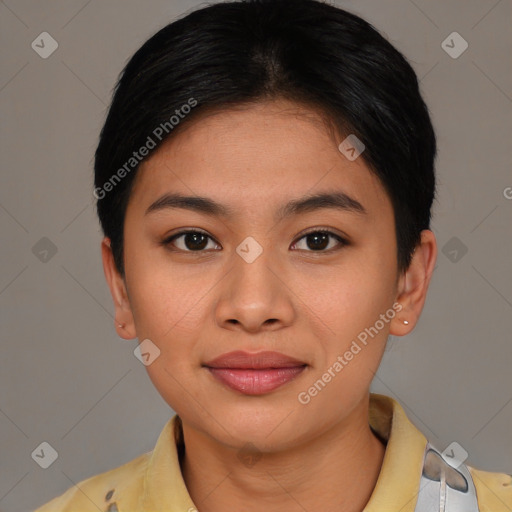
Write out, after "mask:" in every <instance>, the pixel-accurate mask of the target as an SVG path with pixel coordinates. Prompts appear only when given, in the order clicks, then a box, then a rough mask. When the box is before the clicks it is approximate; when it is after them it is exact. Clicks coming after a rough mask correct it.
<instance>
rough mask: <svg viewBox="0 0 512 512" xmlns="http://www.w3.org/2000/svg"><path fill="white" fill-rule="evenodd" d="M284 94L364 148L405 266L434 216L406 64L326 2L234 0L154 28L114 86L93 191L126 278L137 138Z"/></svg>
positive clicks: (431, 156)
mask: <svg viewBox="0 0 512 512" xmlns="http://www.w3.org/2000/svg"><path fill="white" fill-rule="evenodd" d="M280 98H283V99H287V100H291V101H293V102H295V103H298V104H302V105H307V106H309V107H313V108H316V109H317V111H318V112H319V113H322V115H324V116H327V118H328V119H329V120H330V122H331V123H333V126H335V127H336V128H337V130H338V132H339V133H340V134H346V135H348V134H354V135H355V136H356V137H357V138H358V139H359V140H360V141H362V143H363V144H364V146H365V151H364V152H363V153H362V154H361V158H363V159H364V161H365V163H366V164H367V165H368V167H369V168H370V170H371V171H372V172H373V173H374V174H375V175H376V176H377V177H378V178H379V180H380V182H381V183H382V184H383V186H384V188H385V190H386V192H387V194H388V195H389V197H390V200H391V203H392V205H393V211H394V217H395V230H396V237H397V248H398V249H397V266H398V270H399V271H400V272H402V271H404V270H406V269H407V268H408V267H409V265H410V262H411V256H412V254H413V252H414V250H415V248H416V246H417V244H418V243H419V241H420V233H421V230H423V229H429V227H430V219H431V207H432V203H433V201H434V198H435V194H436V190H435V186H436V183H435V173H434V160H435V157H436V151H437V149H436V136H435V133H434V129H433V126H432V122H431V119H430V116H429V112H428V108H427V106H426V105H425V102H424V101H423V99H422V96H421V94H420V90H419V83H418V79H417V77H416V74H415V72H414V70H413V69H412V67H411V65H410V64H409V63H408V62H407V60H406V59H405V57H404V56H403V55H402V54H401V53H400V52H399V51H398V50H397V49H396V48H395V47H394V46H393V45H392V44H391V43H390V42H388V41H387V40H386V39H385V38H384V37H383V36H382V35H380V34H379V32H378V31H377V30H376V29H375V28H374V27H373V26H372V25H371V24H369V23H368V22H367V21H365V20H363V19H362V18H360V17H359V16H356V15H355V14H352V13H350V12H347V11H345V10H343V9H340V8H338V7H335V6H333V5H330V4H328V3H325V2H323V1H319V0H240V1H229V2H224V3H216V4H213V5H208V6H206V7H203V8H201V9H198V10H196V11H193V12H191V13H190V14H188V15H187V16H185V17H183V18H181V19H178V20H177V21H174V22H173V23H170V24H169V25H167V26H165V27H164V28H162V29H161V30H159V31H158V32H157V33H156V34H155V35H153V36H152V37H151V38H150V39H149V40H147V41H146V42H145V43H144V44H143V45H142V46H141V47H140V49H139V50H137V52H136V53H135V54H134V55H133V57H132V58H131V59H130V60H129V61H128V63H127V64H126V66H125V68H124V69H123V71H122V72H121V74H120V77H119V80H118V81H117V84H116V86H115V88H114V91H113V98H112V102H111V105H110V108H109V112H108V115H107V118H106V121H105V124H104V126H103V128H102V130H101V134H100V139H99V144H98V147H97V149H96V153H95V166H94V170H95V192H94V195H95V197H96V198H97V212H98V216H99V220H100V223H101V226H102V229H103V232H104V234H105V236H107V237H109V238H110V240H111V247H112V251H113V254H114V261H115V264H116V267H117V269H118V271H119V272H120V274H121V275H122V276H123V277H124V261H123V260H124V258H123V229H124V218H125V213H126V207H127V204H128V200H129V197H130V192H131V190H132V185H133V182H134V177H135V175H136V172H137V169H138V166H139V164H140V161H142V159H143V158H142V157H141V156H140V155H139V153H138V151H139V148H145V149H144V150H142V149H141V151H140V153H141V155H142V154H143V155H144V158H145V157H147V156H148V155H150V154H151V153H152V152H153V151H155V149H157V148H158V147H159V146H160V145H161V144H162V143H163V142H164V141H165V140H167V139H168V138H169V137H171V136H172V135H173V134H175V133H177V132H178V131H179V130H180V129H181V128H182V127H183V126H184V125H188V124H189V123H191V122H192V121H193V120H194V119H197V118H198V116H201V115H204V114H205V113H206V112H208V111H211V110H214V111H215V110H223V109H229V108H232V107H235V106H243V105H250V104H251V103H256V102H259V101H264V100H272V99H280ZM340 142H341V140H340ZM134 152H136V157H135V155H134Z"/></svg>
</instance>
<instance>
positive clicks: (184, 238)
mask: <svg viewBox="0 0 512 512" xmlns="http://www.w3.org/2000/svg"><path fill="white" fill-rule="evenodd" d="M180 239H181V240H180ZM208 239H209V240H211V241H212V242H215V241H214V240H213V238H212V237H211V236H209V235H207V234H206V233H204V232H203V231H198V230H188V231H180V232H179V233H176V234H174V235H172V236H171V237H169V238H166V239H165V240H163V241H162V245H164V246H166V247H167V246H171V247H170V249H171V250H175V249H174V247H173V246H177V247H176V250H180V251H185V252H204V249H206V248H207V247H208ZM178 240H180V242H179V243H177V241H178Z"/></svg>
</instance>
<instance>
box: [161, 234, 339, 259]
mask: <svg viewBox="0 0 512 512" xmlns="http://www.w3.org/2000/svg"><path fill="white" fill-rule="evenodd" d="M192 233H198V234H200V235H204V236H206V237H207V238H209V239H210V240H212V241H214V242H215V243H217V244H218V242H217V241H216V240H215V239H213V238H212V237H211V236H210V235H208V233H206V232H204V231H201V230H198V229H187V230H184V231H180V232H178V233H175V234H174V235H172V236H170V237H167V238H165V239H164V240H163V241H162V242H161V244H162V245H163V246H165V247H167V248H168V249H169V250H171V251H174V252H186V253H203V252H206V250H205V249H202V250H198V251H191V250H187V249H177V248H175V247H172V242H174V240H176V239H177V238H180V237H182V236H184V235H188V234H192ZM312 234H322V235H329V236H330V237H332V238H334V239H336V240H337V241H338V242H339V244H340V245H339V246H338V247H337V248H334V249H333V248H331V249H327V250H319V251H314V250H306V249H300V250H305V251H306V252H311V253H331V252H334V251H338V250H340V249H341V248H343V247H345V246H347V245H349V242H348V240H346V239H345V238H343V237H342V236H340V235H338V234H337V233H334V232H332V231H330V230H328V229H325V228H313V229H311V230H309V231H307V232H305V233H302V235H301V236H300V238H298V239H297V241H296V242H294V243H293V244H292V245H296V244H297V243H298V242H299V241H300V240H302V239H303V238H306V237H307V236H308V235H312ZM218 245H220V244H218Z"/></svg>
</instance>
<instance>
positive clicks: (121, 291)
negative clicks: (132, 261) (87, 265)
mask: <svg viewBox="0 0 512 512" xmlns="http://www.w3.org/2000/svg"><path fill="white" fill-rule="evenodd" d="M101 257H102V260H103V271H104V272H105V279H106V280H107V284H108V287H109V288H110V293H111V295H112V299H113V300H114V306H115V320H114V322H115V328H116V331H117V334H118V335H119V336H120V337H121V338H124V339H125V340H131V339H133V338H136V337H137V334H136V332H135V322H134V321H133V314H132V310H131V306H130V301H129V299H128V292H127V290H126V284H125V281H124V279H123V278H122V277H121V275H120V274H119V271H118V270H117V268H116V265H115V262H114V255H113V253H112V249H111V247H110V239H109V238H108V237H105V238H103V240H102V242H101Z"/></svg>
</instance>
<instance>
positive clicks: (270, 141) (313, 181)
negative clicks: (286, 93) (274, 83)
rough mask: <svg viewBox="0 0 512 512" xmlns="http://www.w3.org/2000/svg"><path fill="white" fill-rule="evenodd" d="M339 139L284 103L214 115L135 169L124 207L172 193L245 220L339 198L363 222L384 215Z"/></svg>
mask: <svg viewBox="0 0 512 512" xmlns="http://www.w3.org/2000/svg"><path fill="white" fill-rule="evenodd" d="M343 138H344V137H342V136H337V135H336V134H335V133H334V132H332V131H331V130H329V129H328V127H327V125H326V123H325V122H324V120H323V118H322V117H321V116H320V115H319V114H318V113H317V112H315V111H313V110H309V109H307V108H304V107H301V106H298V105H296V104H294V103H290V102H287V101H284V100H280V101H273V102H267V103H259V104H255V105H251V106H244V107H243V108H237V109H230V110H227V111H218V112H215V113H213V114H209V115H207V116H203V117H199V118H196V119H195V120H194V122H192V123H190V124H189V125H188V126H185V127H184V129H183V130H182V131H180V132H178V133H176V135H174V136H173V137H171V138H169V139H168V140H167V141H165V142H164V143H163V144H162V145H161V146H160V147H159V148H158V149H157V150H156V151H155V152H154V153H153V154H152V155H151V157H150V158H149V159H148V160H146V161H144V162H143V163H142V164H141V166H140V167H139V171H138V174H137V177H136V180H135V184H134V188H133V191H132V197H131V198H130V204H131V203H134V207H137V208H146V209H147V208H148V207H149V206H150V205H151V204H152V203H154V202H155V200H157V199H158V198H159V197H160V196H162V194H165V193H173V192H177V193H180V194H182V195H187V196H201V197H208V198H211V199H213V200H214V201H215V202H218V203H219V204H222V205H225V206H226V210H228V209H229V211H230V212H239V213H243V214H244V215H248V214H249V213H250V212H249V211H248V206H250V208H251V209H254V208H255V207H256V206H257V207H258V210H259V211H260V214H261V210H262V209H263V210H268V209H269V208H267V207H269V206H270V205H271V204H275V205H276V206H282V204H284V202H286V200H290V199H293V198H297V197H303V196H304V195H313V194H316V193H319V192H327V191H337V192H339V191H341V192H343V193H345V194H346V195H348V196H349V197H350V198H352V199H354V200H355V201H357V202H359V203H360V204H362V205H364V208H365V210H367V213H368V215H369V216H372V215H375V214H376V213H379V212H380V214H381V213H382V210H383V209H388V210H389V209H390V208H391V204H390V201H389V198H388V197H387V194H386V193H385V191H384V188H383V187H382V185H381V183H380V181H379V180H378V178H377V177H376V176H375V175H374V174H373V173H372V172H370V169H369V168H368V166H367V165H366V163H365V162H364V160H363V159H362V158H361V157H359V158H357V159H356V160H354V161H350V160H348V159H347V158H346V157H345V156H344V155H343V154H342V153H341V152H340V151H339V149H338V146H339V144H340V143H341V142H342V140H343ZM262 207H263V208H262ZM282 212H283V209H282V207H281V213H282ZM273 213H276V212H273Z"/></svg>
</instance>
